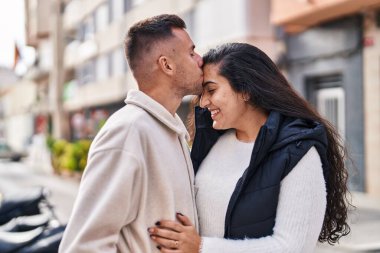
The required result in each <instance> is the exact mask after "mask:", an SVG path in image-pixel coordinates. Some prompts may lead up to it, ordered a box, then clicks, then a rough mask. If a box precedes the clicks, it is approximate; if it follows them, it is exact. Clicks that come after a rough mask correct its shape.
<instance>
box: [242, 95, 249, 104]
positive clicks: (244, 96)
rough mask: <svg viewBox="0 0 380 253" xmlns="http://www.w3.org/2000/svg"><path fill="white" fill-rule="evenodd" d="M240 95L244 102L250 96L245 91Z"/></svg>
mask: <svg viewBox="0 0 380 253" xmlns="http://www.w3.org/2000/svg"><path fill="white" fill-rule="evenodd" d="M241 96H242V98H243V100H244V101H245V102H248V101H249V99H250V96H249V95H248V94H247V93H242V94H241Z"/></svg>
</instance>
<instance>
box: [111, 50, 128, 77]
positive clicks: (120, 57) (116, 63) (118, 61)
mask: <svg viewBox="0 0 380 253" xmlns="http://www.w3.org/2000/svg"><path fill="white" fill-rule="evenodd" d="M112 60H113V64H112V66H113V73H112V74H113V76H121V75H124V73H125V70H126V69H125V65H126V60H125V56H124V49H123V48H121V47H119V48H117V49H116V50H114V51H113V57H112Z"/></svg>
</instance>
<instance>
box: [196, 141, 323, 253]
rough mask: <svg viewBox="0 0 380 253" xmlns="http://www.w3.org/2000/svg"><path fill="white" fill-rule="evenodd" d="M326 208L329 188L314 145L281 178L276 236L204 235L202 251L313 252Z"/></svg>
mask: <svg viewBox="0 0 380 253" xmlns="http://www.w3.org/2000/svg"><path fill="white" fill-rule="evenodd" d="M325 209H326V187H325V181H324V177H323V171H322V164H321V160H320V157H319V155H318V152H317V151H316V149H315V148H314V147H312V148H311V149H310V150H309V151H308V153H306V155H305V156H304V157H303V158H302V159H301V160H300V161H299V162H298V164H297V165H296V166H295V167H294V168H293V170H292V171H291V172H290V173H289V174H288V175H287V176H286V177H285V178H284V179H283V180H282V182H281V190H280V196H279V203H278V208H277V215H276V224H275V227H274V229H273V235H271V236H266V237H263V238H258V239H245V240H228V239H223V238H211V237H203V238H202V247H201V253H229V252H234V253H256V252H257V253H303V252H314V249H315V247H316V243H317V240H318V237H319V233H320V231H321V228H322V223H323V218H324V214H325Z"/></svg>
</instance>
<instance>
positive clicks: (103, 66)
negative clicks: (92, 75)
mask: <svg viewBox="0 0 380 253" xmlns="http://www.w3.org/2000/svg"><path fill="white" fill-rule="evenodd" d="M108 71H109V66H108V55H107V54H104V55H101V56H99V57H98V59H97V60H96V80H97V81H101V80H104V79H107V78H108V77H109V72H108Z"/></svg>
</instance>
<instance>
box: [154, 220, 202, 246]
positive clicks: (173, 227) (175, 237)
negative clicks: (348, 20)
mask: <svg viewBox="0 0 380 253" xmlns="http://www.w3.org/2000/svg"><path fill="white" fill-rule="evenodd" d="M177 219H178V220H179V221H180V222H181V223H182V224H180V223H178V222H176V221H168V220H162V221H159V222H157V223H156V227H151V228H149V229H148V232H149V234H150V238H152V240H153V241H154V242H155V243H157V244H158V246H157V248H158V249H159V250H160V251H161V252H164V253H199V247H200V244H201V237H200V236H199V235H198V233H197V231H196V230H195V228H194V226H193V224H192V223H191V221H190V220H189V218H188V217H186V216H184V215H183V214H180V213H177Z"/></svg>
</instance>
